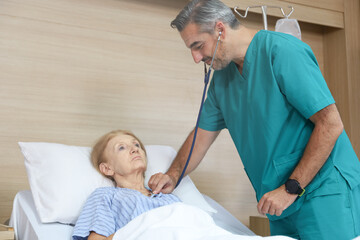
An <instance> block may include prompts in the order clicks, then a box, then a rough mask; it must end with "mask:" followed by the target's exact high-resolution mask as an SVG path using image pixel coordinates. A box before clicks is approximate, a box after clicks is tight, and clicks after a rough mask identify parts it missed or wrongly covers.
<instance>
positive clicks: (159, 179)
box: [148, 173, 176, 194]
mask: <svg viewBox="0 0 360 240" xmlns="http://www.w3.org/2000/svg"><path fill="white" fill-rule="evenodd" d="M148 185H149V187H150V188H151V189H152V192H153V193H154V194H158V193H159V192H162V193H171V192H172V191H174V188H175V185H176V180H175V178H174V177H173V176H170V175H168V174H164V173H156V174H154V175H152V176H151V178H150V180H149V182H148Z"/></svg>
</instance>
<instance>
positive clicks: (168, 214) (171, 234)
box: [113, 203, 292, 240]
mask: <svg viewBox="0 0 360 240" xmlns="http://www.w3.org/2000/svg"><path fill="white" fill-rule="evenodd" d="M262 238H263V237H259V236H244V235H234V234H232V233H230V232H228V231H226V230H224V229H222V228H220V227H218V226H217V225H216V224H215V223H214V221H213V219H212V217H211V216H210V215H209V214H208V213H206V212H205V211H203V210H201V209H199V208H196V207H193V206H190V205H186V204H184V203H174V204H171V205H167V206H164V207H160V208H156V209H153V210H151V211H149V212H146V213H143V214H142V215H140V216H138V217H136V218H134V219H133V220H132V221H131V222H129V223H128V224H127V225H126V226H125V227H123V228H121V229H119V230H118V231H117V232H116V233H115V235H114V237H113V240H123V239H127V240H132V239H136V240H149V239H155V240H218V239H221V240H233V239H234V240H238V239H241V240H243V239H252V240H255V239H262ZM266 238H269V239H283V240H285V239H292V238H288V237H284V236H274V237H266Z"/></svg>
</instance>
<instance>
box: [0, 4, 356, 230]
mask: <svg viewBox="0 0 360 240" xmlns="http://www.w3.org/2000/svg"><path fill="white" fill-rule="evenodd" d="M343 1H344V0H331V1H329V0H326V1H325V0H323V1H310V0H302V1H291V0H288V1H266V4H269V5H270V4H271V5H281V6H285V7H286V6H287V5H289V4H292V5H296V6H294V7H295V12H294V17H298V18H299V20H301V22H300V25H301V28H302V34H303V40H304V41H305V42H307V43H308V44H309V45H310V46H311V47H312V48H313V50H314V52H315V55H316V57H317V58H318V61H319V64H320V67H321V69H322V71H323V73H324V75H325V77H326V79H327V80H328V83H329V86H330V88H331V90H332V91H333V93H334V96H335V99H336V100H338V106H339V108H340V110H341V114H342V116H343V119H344V122H345V126H346V129H347V131H348V132H349V134H350V136H351V140H352V141H353V144H354V147H355V148H356V150H357V152H358V153H359V148H360V141H359V139H360V130H359V127H360V126H359V124H358V122H360V116H359V102H360V101H359V95H358V94H356V92H357V91H359V90H360V87H359V81H358V80H359V76H360V74H359V68H358V66H359V56H358V55H356V51H357V53H359V51H358V50H359V48H358V47H359V42H358V39H359V38H358V35H355V34H359V32H358V31H359V16H358V13H359V11H357V12H356V8H355V10H354V6H355V7H357V9H359V3H358V1H356V0H347V1H344V2H346V3H344V2H343ZM186 2H187V1H185V0H183V1H178V0H170V1H169V0H155V1H153V0H152V1H150V0H133V1H125V0H52V1H47V0H27V1H19V0H3V1H1V2H0V36H1V37H0V43H1V44H0V61H1V64H0V68H1V71H0V81H1V88H0V95H1V104H0V113H1V117H0V119H1V130H0V222H4V221H5V220H6V219H8V218H9V217H10V213H11V210H12V201H13V198H14V196H15V194H16V193H17V192H18V191H19V190H23V189H29V184H28V180H27V175H26V171H25V167H24V162H23V157H22V155H21V153H20V151H19V148H18V146H17V142H19V141H43V142H57V143H63V144H69V145H81V146H91V145H92V144H93V142H94V141H95V139H97V138H98V137H100V136H101V135H102V134H104V133H106V132H108V131H110V130H114V129H128V130H132V131H133V132H134V133H135V134H136V135H137V136H138V137H139V138H140V139H142V140H143V142H144V143H145V144H164V145H170V146H172V147H174V148H175V149H178V148H179V147H180V146H181V144H182V142H183V141H184V139H185V137H186V136H187V134H188V133H189V132H190V131H191V129H192V128H193V126H194V124H195V118H196V115H197V111H198V107H199V103H200V98H201V92H202V87H203V69H202V65H196V64H194V63H193V60H192V57H191V54H190V52H189V51H188V49H186V47H185V45H184V43H183V42H182V40H181V38H180V37H179V34H178V33H177V31H176V30H174V29H171V27H170V25H169V24H170V21H171V20H173V18H174V17H175V16H176V14H177V13H178V12H179V11H180V10H181V9H182V7H183V6H184V5H185V4H186ZM225 2H226V3H227V4H229V6H231V7H233V6H236V4H237V2H236V1H225ZM239 2H243V3H245V5H246V4H248V3H250V1H239ZM251 2H252V3H253V1H251ZM259 2H261V1H259ZM263 2H265V1H263ZM295 2H296V4H295ZM299 2H301V3H299ZM338 7H339V9H338ZM340 7H341V8H340ZM241 8H244V6H241ZM298 9H299V10H298ZM304 9H310V10H311V12H312V15H313V17H315V16H314V15H316V13H317V12H318V11H319V12H321V13H324V12H325V13H327V14H325V15H323V16H325V17H326V18H328V19H324V20H321V21H323V22H321V21H320V22H319V20H318V17H317V18H316V19H315V20H314V19H313V20H312V18H311V17H309V16H306V14H307V12H306V11H304ZM276 14H277V13H271V12H270V10H269V19H268V22H269V29H273V26H274V24H275V21H276V19H277V17H278V16H276ZM296 14H298V15H296ZM334 16H335V17H334ZM339 16H340V17H339ZM344 16H345V17H344ZM333 18H336V19H335V20H334V19H333ZM353 18H355V20H356V19H357V22H356V21H355V22H353V20H352V19H353ZM320 19H323V18H320ZM339 21H340V22H339ZM349 21H350V22H351V24H348V22H349ZM334 22H335V23H334ZM243 23H244V25H246V26H248V27H254V28H258V29H262V28H263V27H262V19H261V15H259V14H258V13H250V14H249V16H248V18H247V19H245V20H243ZM356 24H357V25H356ZM356 47H357V48H356ZM354 48H356V49H355V50H356V51H355V53H354ZM335 56H336V58H335ZM339 76H341V78H339ZM219 161H221V164H219ZM191 177H192V179H193V180H194V181H195V183H196V185H197V186H198V188H199V189H200V190H201V191H202V192H203V193H205V194H208V195H209V196H211V197H212V198H214V199H215V200H217V201H218V202H219V203H221V204H222V205H223V206H225V207H226V208H227V209H228V210H229V211H230V212H231V213H233V214H234V215H235V216H236V217H238V218H239V219H240V220H241V221H242V222H243V223H244V224H248V217H249V216H250V215H257V210H256V200H255V194H254V192H253V190H252V187H251V184H250V182H249V180H248V179H247V177H246V174H245V173H244V171H243V167H242V164H241V161H240V157H239V156H238V154H237V152H236V149H235V147H234V144H233V143H232V141H231V139H230V137H229V134H228V132H227V131H223V132H222V133H221V134H220V136H219V138H218V139H217V141H216V142H215V143H214V146H213V147H212V148H211V149H210V151H209V153H208V154H207V156H206V158H205V159H204V161H203V162H202V164H201V165H200V166H199V168H198V169H197V170H196V171H195V172H194V173H192V174H191Z"/></svg>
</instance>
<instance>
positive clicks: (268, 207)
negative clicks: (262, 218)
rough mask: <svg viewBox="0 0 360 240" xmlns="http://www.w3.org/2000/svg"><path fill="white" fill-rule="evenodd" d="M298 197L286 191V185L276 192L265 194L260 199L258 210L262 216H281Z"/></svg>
mask: <svg viewBox="0 0 360 240" xmlns="http://www.w3.org/2000/svg"><path fill="white" fill-rule="evenodd" d="M297 197H298V195H296V194H290V193H288V192H287V191H286V190H285V185H282V186H281V187H279V188H277V189H275V190H274V191H271V192H268V193H265V194H264V196H263V197H262V198H261V199H260V201H259V203H258V205H257V208H258V211H259V213H260V214H270V215H276V216H280V215H281V214H282V212H283V211H284V210H285V209H287V208H288V207H289V206H290V205H291V204H292V203H293V202H294V201H295V200H296V198H297Z"/></svg>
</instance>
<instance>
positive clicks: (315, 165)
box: [290, 104, 343, 188]
mask: <svg viewBox="0 0 360 240" xmlns="http://www.w3.org/2000/svg"><path fill="white" fill-rule="evenodd" d="M310 119H311V120H312V121H313V122H314V124H315V127H314V130H313V133H312V134H311V137H310V139H309V142H308V144H307V146H306V148H305V151H304V154H303V157H302V159H301V160H300V162H299V163H298V165H297V167H296V168H295V170H294V171H293V173H292V174H291V176H290V178H291V179H296V180H297V181H298V182H299V183H300V185H301V187H302V188H305V187H306V186H307V185H308V184H309V183H310V182H311V181H312V180H313V178H314V177H315V175H316V174H317V173H318V171H319V170H320V169H321V167H322V166H323V165H324V164H325V162H326V160H327V159H328V157H329V155H330V154H331V151H332V149H333V148H334V145H335V143H336V140H337V139H338V137H339V136H340V134H341V133H342V131H343V125H342V122H341V119H340V115H339V113H338V111H337V109H336V106H335V105H334V104H333V105H330V106H328V107H326V108H324V109H323V110H321V111H319V112H318V113H316V114H315V115H314V116H313V117H311V118H310Z"/></svg>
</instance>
